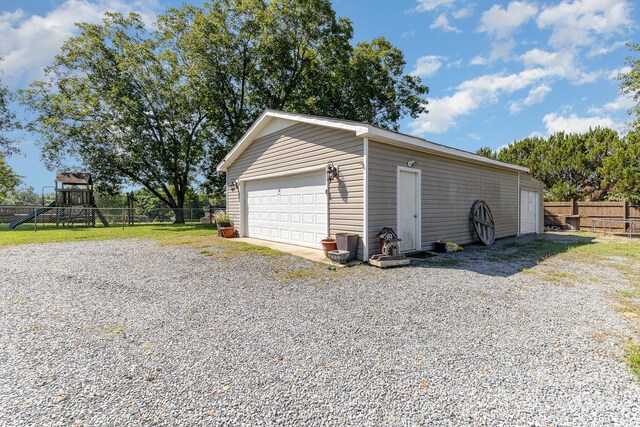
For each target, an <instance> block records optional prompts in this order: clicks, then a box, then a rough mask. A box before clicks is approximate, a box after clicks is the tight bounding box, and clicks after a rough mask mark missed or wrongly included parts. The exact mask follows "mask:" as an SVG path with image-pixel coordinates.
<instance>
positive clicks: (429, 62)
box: [411, 55, 445, 77]
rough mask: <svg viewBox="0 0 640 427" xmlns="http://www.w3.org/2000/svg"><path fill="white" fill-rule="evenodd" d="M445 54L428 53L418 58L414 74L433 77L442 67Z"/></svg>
mask: <svg viewBox="0 0 640 427" xmlns="http://www.w3.org/2000/svg"><path fill="white" fill-rule="evenodd" d="M443 59H445V57H443V56H438V55H426V56H422V57H420V58H418V61H416V67H415V68H414V70H413V71H412V72H411V74H413V75H414V76H419V77H431V76H433V75H434V74H435V73H436V72H437V71H438V70H439V69H440V67H442V60H443Z"/></svg>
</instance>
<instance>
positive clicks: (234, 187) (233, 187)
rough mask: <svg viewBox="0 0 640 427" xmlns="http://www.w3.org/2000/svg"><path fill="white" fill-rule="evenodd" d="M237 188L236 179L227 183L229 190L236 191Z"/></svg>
mask: <svg viewBox="0 0 640 427" xmlns="http://www.w3.org/2000/svg"><path fill="white" fill-rule="evenodd" d="M237 189H238V180H237V179H236V180H235V181H231V182H230V183H229V190H230V191H236V190H237Z"/></svg>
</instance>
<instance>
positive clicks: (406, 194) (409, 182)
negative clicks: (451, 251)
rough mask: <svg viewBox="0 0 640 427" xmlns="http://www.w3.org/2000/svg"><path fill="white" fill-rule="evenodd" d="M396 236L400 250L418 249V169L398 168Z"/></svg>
mask: <svg viewBox="0 0 640 427" xmlns="http://www.w3.org/2000/svg"><path fill="white" fill-rule="evenodd" d="M398 237H399V238H401V239H402V241H400V245H399V246H400V251H401V252H407V251H412V250H416V249H420V171H418V170H413V169H404V168H399V169H398Z"/></svg>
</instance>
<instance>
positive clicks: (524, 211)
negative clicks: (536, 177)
mask: <svg viewBox="0 0 640 427" xmlns="http://www.w3.org/2000/svg"><path fill="white" fill-rule="evenodd" d="M539 205H540V204H539V203H538V193H537V192H536V191H526V190H522V191H521V192H520V234H529V233H537V232H538V206H539Z"/></svg>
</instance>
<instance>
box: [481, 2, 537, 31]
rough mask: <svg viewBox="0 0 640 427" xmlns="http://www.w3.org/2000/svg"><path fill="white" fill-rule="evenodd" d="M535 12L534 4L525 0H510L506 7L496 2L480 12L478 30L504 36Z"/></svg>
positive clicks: (531, 16)
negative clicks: (524, 0)
mask: <svg viewBox="0 0 640 427" xmlns="http://www.w3.org/2000/svg"><path fill="white" fill-rule="evenodd" d="M537 12H538V8H537V6H536V5H534V4H531V3H526V2H520V1H512V2H511V3H509V5H508V6H507V8H506V9H504V8H503V7H502V6H500V5H497V4H496V5H494V6H493V7H492V8H491V9H489V10H487V11H485V12H484V13H483V14H482V18H481V19H480V22H481V24H480V27H479V28H478V30H479V31H484V32H487V33H489V34H490V35H493V36H495V37H496V38H505V37H508V36H509V35H510V34H511V33H512V32H513V31H514V30H515V29H516V28H518V27H519V26H521V25H523V24H525V23H526V22H527V21H529V20H530V19H531V18H533V17H534V16H535V15H536V13H537Z"/></svg>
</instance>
